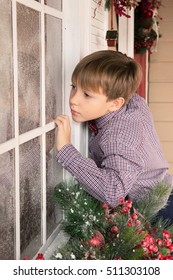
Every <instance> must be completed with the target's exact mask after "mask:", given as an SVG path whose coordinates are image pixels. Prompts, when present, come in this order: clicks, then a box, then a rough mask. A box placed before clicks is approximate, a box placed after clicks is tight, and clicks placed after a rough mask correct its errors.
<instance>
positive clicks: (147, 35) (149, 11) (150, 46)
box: [94, 0, 162, 53]
mask: <svg viewBox="0 0 173 280" xmlns="http://www.w3.org/2000/svg"><path fill="white" fill-rule="evenodd" d="M102 2H103V1H102V0H99V1H98V2H97V5H98V6H100V5H101V4H102ZM161 2H162V1H161V0H142V1H141V0H136V1H135V0H127V1H126V0H105V9H106V10H110V9H111V7H113V8H114V11H115V14H117V15H118V16H125V17H127V18H130V15H129V14H128V10H131V9H132V8H134V9H135V24H134V51H135V53H144V52H146V51H147V50H148V51H149V53H152V52H153V51H154V50H156V46H157V41H158V38H159V37H160V36H161V35H160V33H159V21H160V20H161V17H160V16H159V13H158V10H159V8H160V6H161V5H162V3H161ZM96 10H97V8H96V9H95V10H94V16H95V15H96Z"/></svg>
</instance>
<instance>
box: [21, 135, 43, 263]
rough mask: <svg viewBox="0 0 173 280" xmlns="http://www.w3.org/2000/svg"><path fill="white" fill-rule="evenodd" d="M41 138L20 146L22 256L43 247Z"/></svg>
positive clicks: (31, 253) (29, 254)
mask: <svg viewBox="0 0 173 280" xmlns="http://www.w3.org/2000/svg"><path fill="white" fill-rule="evenodd" d="M39 140H40V139H39V138H36V139H33V140H31V141H28V142H27V143H25V144H23V145H21V146H20V166H19V167H20V202H21V203H20V222H21V225H20V226H21V229H20V230H21V257H22V258H23V257H26V256H27V257H29V258H32V257H33V256H34V255H35V254H36V253H37V251H38V250H39V248H40V247H41V165H40V160H41V158H40V141H39Z"/></svg>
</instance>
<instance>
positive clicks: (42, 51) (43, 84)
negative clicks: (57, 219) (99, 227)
mask: <svg viewBox="0 0 173 280" xmlns="http://www.w3.org/2000/svg"><path fill="white" fill-rule="evenodd" d="M41 4H42V5H41V6H42V11H41V124H42V128H43V127H45V14H44V3H43V1H42V3H41ZM41 144H42V145H41V147H42V149H41V153H42V154H41V161H42V162H41V169H42V172H41V176H42V184H41V187H42V190H41V192H42V207H41V209H42V213H41V214H42V215H41V217H42V244H43V245H44V244H45V243H46V153H45V151H46V133H45V132H44V133H42V136H41Z"/></svg>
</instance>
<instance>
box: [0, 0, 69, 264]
mask: <svg viewBox="0 0 173 280" xmlns="http://www.w3.org/2000/svg"><path fill="white" fill-rule="evenodd" d="M11 1H12V35H13V68H14V74H13V78H14V84H13V90H14V116H15V124H14V125H15V131H14V138H12V139H11V140H9V141H7V142H4V143H2V144H1V145H0V154H3V153H5V152H7V151H10V150H12V149H14V150H15V181H14V186H15V222H16V224H15V225H16V226H15V228H16V232H15V236H16V237H15V238H16V240H15V243H16V252H15V259H20V182H19V181H20V179H19V147H20V145H21V144H23V143H25V142H27V141H29V140H31V139H33V138H36V137H40V138H41V145H42V149H41V151H42V153H41V170H42V172H41V176H42V178H41V183H42V202H41V209H42V212H41V219H42V221H41V243H42V244H43V246H42V248H41V251H42V250H45V248H46V247H48V246H49V244H50V243H51V242H52V240H53V239H54V238H55V236H56V235H57V232H58V231H59V227H57V229H56V230H55V231H54V232H53V234H52V235H51V236H50V237H49V238H48V239H46V155H45V152H44V151H45V150H46V133H47V132H49V131H51V130H53V129H54V128H55V124H54V123H53V122H50V123H48V124H46V121H45V110H44V109H45V70H44V69H45V38H44V34H45V22H44V15H45V14H47V15H50V16H54V17H56V18H58V19H61V20H62V25H63V17H64V14H63V12H62V11H58V10H56V9H54V8H51V7H48V6H46V5H44V0H41V3H38V2H36V1H32V0H11ZM17 3H20V4H23V5H25V6H27V7H29V8H32V9H34V10H36V11H38V12H40V18H41V19H40V25H41V46H42V47H41V61H42V65H41V66H42V67H41V69H42V70H41V91H42V98H41V100H40V102H41V108H42V111H41V119H42V122H41V125H40V127H38V128H36V129H33V130H31V131H28V132H26V133H23V134H21V135H19V123H18V119H19V112H18V58H17V15H16V7H17ZM62 28H63V26H62ZM63 29H64V28H63ZM62 53H64V52H63V50H62ZM62 65H64V58H63V54H62ZM62 83H63V84H64V66H63V69H62ZM62 102H63V105H62V108H63V106H64V91H63V92H62Z"/></svg>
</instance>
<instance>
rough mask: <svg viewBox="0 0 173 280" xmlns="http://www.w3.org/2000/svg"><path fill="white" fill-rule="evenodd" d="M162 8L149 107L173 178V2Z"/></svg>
mask: <svg viewBox="0 0 173 280" xmlns="http://www.w3.org/2000/svg"><path fill="white" fill-rule="evenodd" d="M162 2H163V5H164V6H163V7H161V8H160V16H161V17H162V18H163V20H162V21H161V23H160V32H161V34H162V37H161V38H160V39H159V42H158V47H157V52H154V53H153V54H152V55H151V56H150V70H149V106H150V109H151V112H152V114H153V117H154V122H155V126H156V130H157V132H158V134H159V137H160V140H161V144H162V147H163V151H164V153H165V156H166V159H167V160H168V162H169V164H170V172H171V173H172V174H173V28H172V26H173V16H172V15H173V1H172V0H170V1H168V0H163V1H162Z"/></svg>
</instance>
